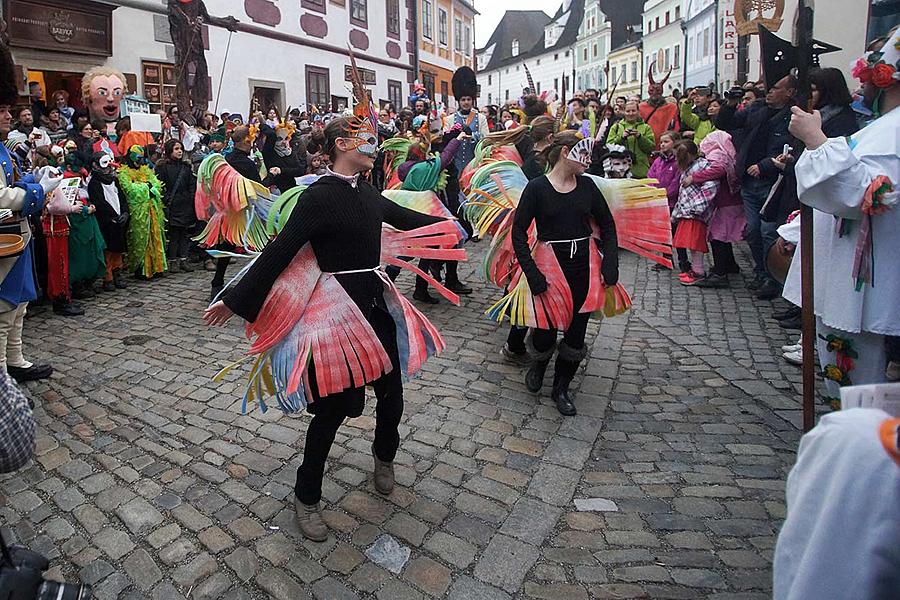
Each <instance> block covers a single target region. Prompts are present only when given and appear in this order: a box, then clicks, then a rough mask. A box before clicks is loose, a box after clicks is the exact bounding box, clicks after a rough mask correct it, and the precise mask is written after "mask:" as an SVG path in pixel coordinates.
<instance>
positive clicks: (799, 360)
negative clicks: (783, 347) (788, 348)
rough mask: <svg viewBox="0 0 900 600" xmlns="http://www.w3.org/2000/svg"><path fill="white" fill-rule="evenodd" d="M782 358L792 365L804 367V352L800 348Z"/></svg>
mask: <svg viewBox="0 0 900 600" xmlns="http://www.w3.org/2000/svg"><path fill="white" fill-rule="evenodd" d="M781 356H783V357H784V360H786V361H788V362H789V363H791V364H792V365H802V364H803V351H802V350H800V349H799V348H798V349H797V350H794V351H792V352H785V353H784V354H782V355H781Z"/></svg>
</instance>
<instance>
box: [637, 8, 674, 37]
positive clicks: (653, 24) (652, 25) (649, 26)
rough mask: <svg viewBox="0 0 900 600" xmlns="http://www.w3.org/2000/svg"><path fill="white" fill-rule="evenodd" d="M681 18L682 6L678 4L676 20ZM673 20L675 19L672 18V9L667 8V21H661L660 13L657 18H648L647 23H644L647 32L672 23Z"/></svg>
mask: <svg viewBox="0 0 900 600" xmlns="http://www.w3.org/2000/svg"><path fill="white" fill-rule="evenodd" d="M680 18H681V7H680V6H676V7H675V17H674V20H675V21H677V20H678V19H680ZM672 20H673V18H672V13H671V11H668V10H667V11H666V15H665V23H660V19H659V15H656V19H647V23H646V24H645V25H644V30H645V31H646V32H647V33H651V32H653V31H656V30H657V29H659V28H660V27H665V26H666V25H668V24H669V23H671V22H672Z"/></svg>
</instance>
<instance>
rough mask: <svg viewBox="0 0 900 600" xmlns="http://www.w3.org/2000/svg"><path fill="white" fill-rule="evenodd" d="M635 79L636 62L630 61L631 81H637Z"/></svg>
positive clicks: (636, 76)
mask: <svg viewBox="0 0 900 600" xmlns="http://www.w3.org/2000/svg"><path fill="white" fill-rule="evenodd" d="M637 78H638V72H637V61H636V60H633V61H631V80H632V81H637Z"/></svg>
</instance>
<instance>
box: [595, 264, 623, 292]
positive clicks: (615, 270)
mask: <svg viewBox="0 0 900 600" xmlns="http://www.w3.org/2000/svg"><path fill="white" fill-rule="evenodd" d="M600 274H601V275H603V283H604V285H606V287H612V286H614V285H616V284H617V283H619V265H618V264H617V263H616V262H615V261H612V260H605V261H603V265H602V266H601V267H600Z"/></svg>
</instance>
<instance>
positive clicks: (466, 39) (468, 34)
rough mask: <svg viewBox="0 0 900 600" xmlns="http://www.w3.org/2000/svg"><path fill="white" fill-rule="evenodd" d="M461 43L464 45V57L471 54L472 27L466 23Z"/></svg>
mask: <svg viewBox="0 0 900 600" xmlns="http://www.w3.org/2000/svg"><path fill="white" fill-rule="evenodd" d="M463 34H464V35H463V43H464V44H465V45H466V56H471V54H472V26H471V25H469V24H468V23H466V26H465V28H464V29H463Z"/></svg>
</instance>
